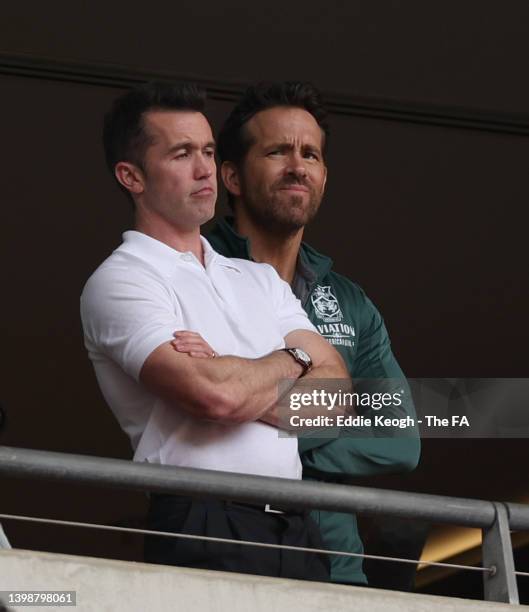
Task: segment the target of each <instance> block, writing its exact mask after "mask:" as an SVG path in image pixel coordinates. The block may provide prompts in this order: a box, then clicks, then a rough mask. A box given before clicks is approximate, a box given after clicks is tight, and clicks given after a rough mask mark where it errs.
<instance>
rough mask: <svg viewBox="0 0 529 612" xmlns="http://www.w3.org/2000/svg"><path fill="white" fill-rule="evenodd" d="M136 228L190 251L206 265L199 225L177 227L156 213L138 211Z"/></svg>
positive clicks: (167, 243)
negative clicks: (187, 227) (185, 227)
mask: <svg viewBox="0 0 529 612" xmlns="http://www.w3.org/2000/svg"><path fill="white" fill-rule="evenodd" d="M134 229H135V230H136V231H138V232H142V234H147V236H150V237H151V238H154V239H155V240H159V241H160V242H163V243H164V244H166V245H167V246H170V247H171V248H172V249H175V251H180V252H181V253H186V252H188V251H190V252H191V253H193V255H194V256H195V257H196V258H197V259H198V261H200V263H201V264H202V265H204V250H203V248H202V242H201V241H200V228H199V227H195V228H193V229H189V230H185V229H182V228H177V227H175V226H173V225H171V224H170V223H169V222H167V221H165V220H163V219H160V218H159V217H156V216H154V215H144V214H141V213H138V212H136V218H135V223H134Z"/></svg>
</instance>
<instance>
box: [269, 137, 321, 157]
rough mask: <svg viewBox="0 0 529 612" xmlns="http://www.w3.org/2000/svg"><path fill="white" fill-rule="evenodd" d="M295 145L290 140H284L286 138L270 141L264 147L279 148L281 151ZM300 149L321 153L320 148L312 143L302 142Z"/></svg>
mask: <svg viewBox="0 0 529 612" xmlns="http://www.w3.org/2000/svg"><path fill="white" fill-rule="evenodd" d="M294 147H295V145H294V144H293V143H292V142H289V141H286V140H282V141H277V142H272V143H270V144H267V145H265V146H264V148H265V149H281V150H282V151H285V150H287V151H289V150H291V149H293V148H294ZM301 149H302V150H303V151H315V152H318V153H320V154H321V153H322V148H321V147H319V146H317V145H312V144H308V143H307V144H304V145H302V147H301Z"/></svg>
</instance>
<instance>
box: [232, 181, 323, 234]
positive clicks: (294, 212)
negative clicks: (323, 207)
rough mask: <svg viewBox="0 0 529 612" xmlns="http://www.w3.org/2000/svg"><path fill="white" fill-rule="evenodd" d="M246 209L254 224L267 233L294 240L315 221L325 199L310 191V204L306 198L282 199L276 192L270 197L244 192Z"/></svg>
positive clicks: (259, 193)
mask: <svg viewBox="0 0 529 612" xmlns="http://www.w3.org/2000/svg"><path fill="white" fill-rule="evenodd" d="M242 196H243V197H242V201H243V206H244V208H245V210H246V212H247V214H248V216H249V217H250V219H251V220H252V221H253V223H254V224H255V225H256V226H257V227H259V228H261V229H262V230H264V231H266V232H267V233H270V234H274V235H282V236H285V237H286V236H291V235H292V234H296V233H297V232H298V231H299V230H300V229H302V228H303V227H305V225H307V224H308V223H310V222H311V221H312V219H314V217H315V216H316V213H317V212H318V209H319V207H320V203H321V196H318V195H317V194H316V193H315V192H314V190H309V199H308V202H306V203H304V199H305V197H304V196H302V195H294V194H292V195H288V196H286V197H285V195H284V194H283V195H281V194H280V192H279V189H277V188H275V189H273V191H272V193H271V194H270V195H267V194H265V193H263V192H262V191H261V190H257V191H256V190H253V193H252V190H251V189H248V188H247V187H245V188H244V190H243V194H242Z"/></svg>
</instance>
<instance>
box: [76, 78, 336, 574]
mask: <svg viewBox="0 0 529 612" xmlns="http://www.w3.org/2000/svg"><path fill="white" fill-rule="evenodd" d="M204 99H205V95H204V93H203V92H202V91H200V90H199V89H198V88H197V87H195V86H193V85H190V84H182V85H179V86H169V85H163V84H148V85H145V86H142V87H140V88H137V89H136V90H133V91H130V92H128V93H127V94H125V95H124V96H122V97H121V98H119V99H117V100H116V101H115V103H114V106H113V108H112V109H111V111H110V112H109V113H108V114H107V116H106V118H105V128H104V144H105V153H106V157H107V163H108V165H109V168H110V170H111V171H112V173H113V175H114V176H115V178H116V179H117V181H118V184H119V185H120V187H121V188H122V189H124V190H125V191H126V193H127V194H128V195H129V196H130V198H131V199H132V201H133V203H134V214H135V230H134V231H129V232H125V234H124V235H123V243H122V244H121V245H120V246H119V247H118V248H117V249H116V250H115V251H114V252H113V253H112V254H111V255H110V257H108V258H107V259H106V260H105V261H104V262H103V263H102V264H101V265H100V266H99V268H98V269H97V270H96V271H95V272H94V274H93V275H92V276H91V277H90V279H89V280H88V282H87V284H86V286H85V288H84V291H83V295H82V297H81V316H82V320H83V328H84V333H85V344H86V347H87V349H88V352H89V356H90V359H91V360H92V362H93V365H94V369H95V373H96V376H97V379H98V382H99V385H100V387H101V390H102V392H103V394H104V396H105V398H106V400H107V402H108V404H109V405H110V407H111V408H112V410H113V412H114V414H115V415H116V417H117V419H118V421H119V422H120V424H121V426H122V428H123V429H124V430H125V431H126V432H127V433H128V435H129V436H130V439H131V443H132V446H133V449H134V459H135V460H136V461H149V462H152V463H161V464H168V465H177V466H185V467H195V468H204V469H213V470H224V471H230V472H240V473H249V474H260V475H266V476H278V477H284V478H300V477H301V466H300V461H299V456H298V452H297V440H296V439H295V438H279V436H278V432H277V429H276V428H275V427H274V425H275V424H276V423H277V416H276V414H275V412H274V405H275V402H276V400H277V385H278V382H279V381H280V380H282V379H289V378H291V379H296V378H298V377H300V376H302V375H304V374H306V373H307V372H308V371H309V370H311V371H310V374H308V376H314V377H317V378H347V371H346V369H345V366H344V364H343V361H342V360H341V358H340V357H339V355H338V353H337V352H336V351H335V349H334V348H333V347H332V346H331V345H330V344H328V343H327V342H326V341H325V340H324V339H323V338H322V337H321V336H320V335H319V334H318V333H317V332H316V331H315V329H314V327H313V326H312V324H311V323H310V322H309V320H308V318H307V317H306V315H305V312H304V311H303V309H302V308H301V306H300V304H299V302H298V300H297V299H296V298H295V297H294V296H293V294H292V292H291V290H290V287H289V286H288V285H287V284H286V283H285V282H283V281H282V280H281V279H280V278H279V276H278V275H277V273H276V272H275V270H274V269H273V268H272V267H271V266H268V265H266V264H256V263H254V262H249V261H244V260H237V259H227V258H225V257H223V256H221V255H220V254H218V253H216V252H215V251H214V250H213V249H212V248H211V246H210V245H209V244H208V242H207V241H206V240H205V239H204V238H202V237H201V236H200V226H201V225H202V224H203V223H205V222H206V221H208V220H209V219H210V218H211V217H212V216H213V213H214V206H215V200H216V195H217V185H216V166H215V158H214V147H215V144H214V140H213V136H212V133H211V128H210V126H209V124H208V121H207V120H206V118H205V116H204V115H203V114H202V110H203V106H204ZM179 330H188V331H192V332H196V333H197V334H200V336H201V338H203V339H204V340H205V341H206V342H207V343H208V345H211V346H213V347H215V351H216V352H217V353H216V355H217V358H215V359H197V358H194V356H193V351H192V350H191V349H190V348H189V347H190V345H191V347H192V343H193V336H192V335H191V334H189V333H183V334H181V335H180V336H178V340H177V343H178V342H180V343H181V345H183V348H184V351H183V352H178V351H175V350H174V349H173V347H172V346H171V341H172V340H173V333H174V332H175V331H179ZM197 339H198V336H197ZM197 342H198V340H197ZM201 342H202V340H200V346H201V347H202V346H203V345H202V344H201ZM285 347H289V348H288V349H287V350H284V349H285ZM149 522H150V526H151V527H152V528H155V529H160V530H167V531H175V532H178V531H183V532H186V533H194V534H202V535H209V536H215V537H227V538H238V539H248V540H254V541H261V542H269V543H278V544H280V543H282V544H294V545H298V546H316V547H318V546H321V541H320V540H319V534H318V533H317V530H316V529H315V526H314V525H313V524H312V523H311V521H310V519H309V517H308V516H307V514H306V513H303V512H285V513H277V512H273V513H271V512H266V511H265V507H264V506H257V505H255V506H253V505H248V504H236V503H229V502H217V501H194V500H191V499H189V498H185V497H175V496H152V499H151V508H150V514H149ZM146 558H147V560H150V561H153V562H160V563H171V564H175V565H186V566H192V567H201V568H212V569H221V570H228V571H239V572H248V573H257V574H265V575H273V576H283V577H293V578H307V579H313V580H325V579H327V576H328V561H327V559H326V557H323V556H321V555H316V554H312V555H310V554H302V553H296V552H288V551H280V550H277V549H270V550H268V549H254V548H253V547H245V546H235V545H233V546H231V545H230V546H226V545H221V544H216V545H213V544H211V543H206V542H194V541H188V540H179V539H174V538H161V537H153V538H150V539H148V540H147V542H146Z"/></svg>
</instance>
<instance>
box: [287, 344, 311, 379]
mask: <svg viewBox="0 0 529 612" xmlns="http://www.w3.org/2000/svg"><path fill="white" fill-rule="evenodd" d="M280 350H282V351H286V352H287V353H288V354H289V355H292V357H293V358H294V359H295V360H296V361H297V362H298V363H299V365H300V366H302V367H303V372H302V373H301V374H300V376H299V377H300V378H301V377H302V376H305V374H306V373H307V372H308V371H309V370H310V369H311V368H312V359H311V358H310V355H309V354H308V353H307V352H305V351H304V350H303V349H300V348H284V349H280Z"/></svg>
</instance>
